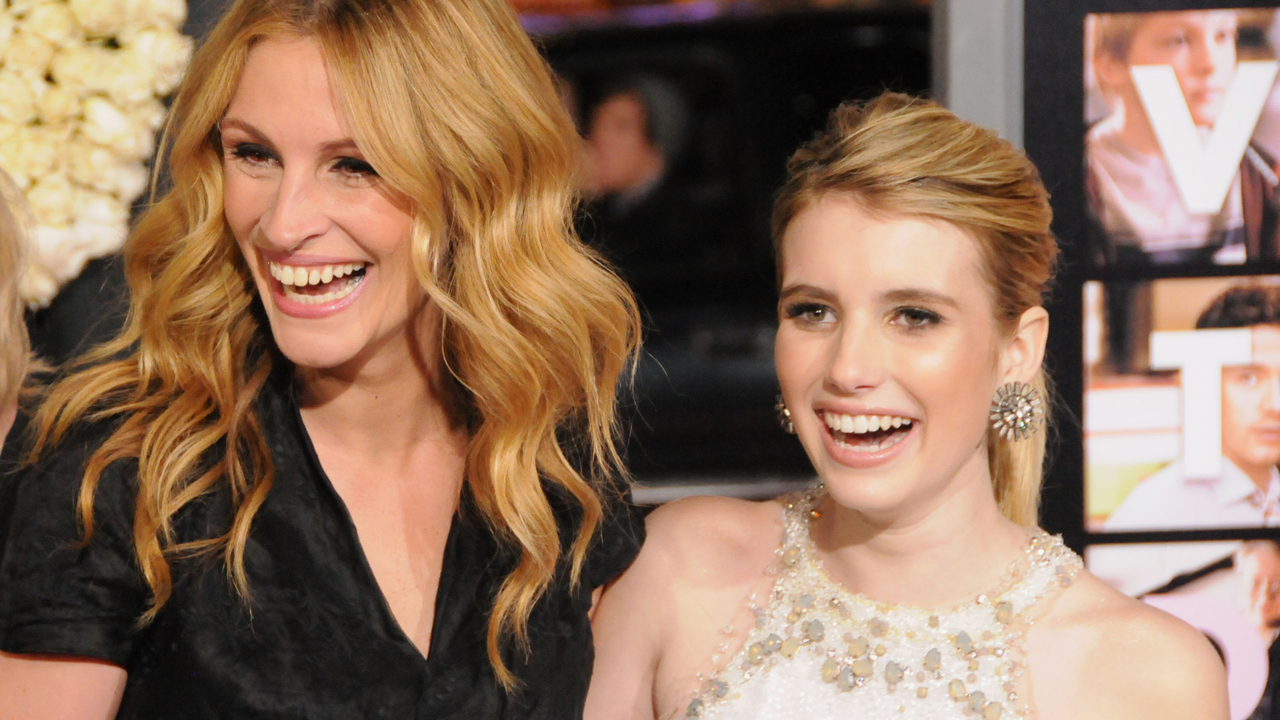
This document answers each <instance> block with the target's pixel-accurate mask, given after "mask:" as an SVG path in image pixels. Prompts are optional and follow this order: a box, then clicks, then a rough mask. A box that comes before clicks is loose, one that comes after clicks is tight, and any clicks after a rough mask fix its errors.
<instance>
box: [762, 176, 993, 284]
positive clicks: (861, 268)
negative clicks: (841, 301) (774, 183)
mask: <svg viewBox="0 0 1280 720" xmlns="http://www.w3.org/2000/svg"><path fill="white" fill-rule="evenodd" d="M779 250H780V253H779V254H780V258H779V260H780V262H781V265H782V267H781V269H782V279H783V284H784V285H787V284H790V283H795V282H804V283H806V284H814V285H823V286H830V288H831V289H833V290H837V289H840V288H844V289H845V290H847V291H848V290H859V289H860V290H867V291H870V290H872V289H884V288H886V287H890V286H892V287H900V286H913V287H914V286H919V287H921V288H934V289H937V290H942V289H947V290H949V291H951V292H952V293H956V292H960V293H963V292H964V291H966V289H970V290H971V289H975V288H976V289H984V286H985V283H984V281H983V277H982V273H981V265H980V258H979V256H978V250H977V245H976V243H975V242H974V240H973V239H972V238H971V237H970V236H969V235H968V233H966V232H965V231H963V230H961V229H960V228H959V227H957V226H955V225H953V224H951V223H948V222H945V221H942V220H936V219H933V218H925V217H919V216H909V215H893V214H886V213H873V212H869V211H868V210H866V209H865V208H864V207H863V206H862V205H861V204H859V203H858V202H857V201H856V200H854V199H852V198H845V197H840V196H831V197H826V198H822V199H821V200H819V201H817V202H815V203H813V204H811V205H809V206H808V207H806V208H805V209H804V210H802V211H801V212H800V213H799V214H797V216H796V217H795V219H794V220H793V221H792V222H791V224H790V225H789V226H788V227H787V230H786V232H785V233H784V234H783V238H782V242H781V243H780V246H779Z"/></svg>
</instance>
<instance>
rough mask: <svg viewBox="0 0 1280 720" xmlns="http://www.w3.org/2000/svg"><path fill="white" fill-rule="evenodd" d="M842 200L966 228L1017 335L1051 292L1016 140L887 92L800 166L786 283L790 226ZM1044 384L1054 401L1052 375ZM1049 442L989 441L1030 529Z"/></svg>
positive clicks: (1032, 173) (1040, 219)
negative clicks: (823, 204) (815, 207)
mask: <svg viewBox="0 0 1280 720" xmlns="http://www.w3.org/2000/svg"><path fill="white" fill-rule="evenodd" d="M831 194H839V195H842V196H846V197H852V198H853V199H855V200H856V201H857V202H858V203H859V204H860V205H861V206H862V207H863V208H864V209H866V210H867V211H869V212H872V213H883V214H885V215H890V216H907V217H919V218H931V219H934V220H943V221H946V222H948V223H950V224H952V225H954V226H956V227H958V228H960V229H961V230H963V231H964V232H965V233H966V234H967V235H968V236H969V237H971V238H973V241H974V243H975V244H976V246H977V249H978V255H979V257H980V258H981V261H982V268H981V270H982V274H983V277H984V279H985V280H986V281H987V284H988V285H989V286H990V287H991V292H992V298H993V301H994V302H993V306H994V308H995V315H996V322H997V323H998V324H999V326H1000V329H1001V331H1002V332H1004V333H1006V334H1012V333H1013V332H1014V330H1015V329H1016V328H1017V326H1018V321H1019V319H1020V318H1021V317H1022V313H1023V312H1025V311H1026V310H1027V309H1029V308H1032V307H1035V306H1037V305H1040V304H1041V302H1042V299H1043V297H1044V295H1045V292H1046V291H1047V290H1048V285H1049V281H1050V278H1051V277H1052V275H1053V267H1054V263H1055V261H1056V260H1057V257H1058V245H1057V243H1056V242H1055V241H1054V239H1053V234H1052V233H1051V232H1050V231H1049V223H1050V221H1051V220H1052V219H1053V211H1052V210H1051V209H1050V207H1049V193H1048V192H1047V191H1046V190H1045V188H1044V184H1043V183H1042V182H1041V181H1040V174H1039V173H1038V172H1037V171H1036V168H1035V166H1034V165H1032V164H1031V161H1030V160H1028V159H1027V157H1026V155H1024V154H1023V153H1022V152H1021V151H1019V150H1018V149H1017V148H1015V147H1014V146H1013V145H1012V144H1010V143H1009V142H1008V141H1005V140H1001V139H1000V138H999V137H997V136H996V134H995V133H993V132H991V131H990V130H986V129H984V128H981V127H979V126H977V125H974V124H973V123H970V122H966V121H964V120H961V119H960V118H958V117H956V116H955V115H954V114H953V113H952V112H951V111H950V110H947V109H946V108H944V107H942V106H940V105H938V104H937V103H935V102H932V101H929V100H922V99H919V98H913V97H910V96H908V95H902V94H898V93H886V94H884V95H881V96H880V97H878V98H876V99H874V100H871V101H869V102H866V103H859V104H854V103H845V104H843V105H841V106H840V107H839V108H837V109H836V110H835V111H834V112H833V113H832V115H831V119H830V122H829V123H828V126H827V128H826V129H825V130H823V131H822V132H820V133H818V135H817V136H816V137H814V138H813V140H811V141H809V142H808V143H806V144H805V145H803V146H802V147H801V148H800V149H799V150H797V151H796V152H795V154H794V155H792V156H791V159H790V160H789V161H788V163H787V180H786V184H785V185H783V187H782V190H781V191H780V192H779V194H778V198H777V201H776V202H775V203H774V211H773V238H774V251H775V255H776V256H777V259H778V270H779V277H781V271H782V263H783V262H784V258H783V257H782V255H781V252H780V251H781V242H782V236H783V234H784V232H785V231H786V229H787V226H788V225H790V224H791V221H792V220H793V219H795V217H796V216H797V215H799V214H800V213H801V212H803V211H804V210H805V209H806V208H807V207H809V206H810V205H811V204H813V203H814V202H816V201H818V200H819V199H821V198H823V197H825V196H828V195H831ZM1033 386H1034V387H1035V388H1036V390H1038V391H1039V392H1040V394H1041V396H1042V397H1044V398H1045V399H1046V402H1047V401H1048V400H1049V387H1048V380H1047V378H1046V376H1045V373H1044V371H1043V370H1041V371H1040V372H1039V373H1038V374H1037V376H1036V378H1035V381H1034V382H1033ZM1047 434H1048V433H1047V432H1039V433H1036V434H1034V435H1032V436H1031V437H1030V438H1028V439H1026V440H1021V441H1009V440H1005V439H1003V438H1001V437H999V436H998V435H996V434H995V433H994V432H991V431H988V435H987V447H988V457H989V461H990V466H991V479H992V483H993V484H994V486H995V493H996V500H997V502H999V504H1000V510H1001V512H1003V513H1004V515H1005V516H1006V517H1008V518H1009V519H1010V520H1013V521H1014V522H1017V523H1019V524H1021V525H1034V524H1035V523H1036V522H1037V515H1038V506H1039V498H1040V483H1041V476H1042V471H1043V464H1044V453H1045V438H1046V435H1047Z"/></svg>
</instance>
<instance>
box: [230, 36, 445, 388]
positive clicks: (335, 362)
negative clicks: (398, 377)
mask: <svg viewBox="0 0 1280 720" xmlns="http://www.w3.org/2000/svg"><path fill="white" fill-rule="evenodd" d="M220 128H221V143H222V155H223V175H224V196H225V199H224V203H225V205H224V211H225V215H226V219H227V223H228V225H229V226H230V228H231V231H232V233H233V234H234V235H235V238H236V242H237V243H238V244H239V246H240V249H241V251H242V252H243V253H244V257H245V260H246V261H247V263H248V265H249V267H250V269H251V271H252V272H253V279H254V282H255V284H256V285H257V288H258V292H259V294H260V295H261V297H262V300H263V305H264V306H265V307H266V312H267V318H268V319H269V321H270V323H271V332H272V334H273V336H274V337H275V340H276V344H277V345H278V346H279V347H280V350H281V351H282V352H283V353H284V355H285V356H286V357H288V358H289V359H290V360H292V361H293V362H294V363H296V364H298V365H299V366H301V367H304V368H313V369H330V368H337V367H340V366H343V365H345V364H347V363H349V362H352V361H358V362H359V361H365V360H368V359H370V357H371V355H373V354H376V353H378V352H379V351H380V350H382V349H384V348H387V347H388V346H390V345H391V344H394V343H397V342H400V343H403V342H405V339H406V336H407V333H406V332H405V330H406V329H407V326H408V324H409V322H410V320H411V318H413V317H414V316H415V313H416V311H417V310H418V309H419V308H421V307H422V304H423V298H424V292H423V290H422V287H421V284H420V283H419V282H418V280H417V278H416V277H415V276H414V272H413V268H412V263H411V262H410V230H411V227H412V224H413V223H412V217H411V216H410V213H409V205H408V203H407V202H406V201H404V200H403V199H402V198H398V197H397V196H396V195H395V194H394V193H393V192H391V191H390V189H389V188H387V187H386V185H385V183H383V182H382V181H381V180H380V178H379V177H378V175H377V173H376V172H375V171H374V169H373V168H372V167H371V166H370V165H369V163H368V162H367V161H365V160H364V158H363V156H362V155H361V152H360V149H359V148H358V147H356V144H355V142H354V141H352V139H351V133H350V131H349V130H348V128H347V126H346V123H345V121H344V119H343V117H342V115H341V113H340V112H339V110H338V108H337V106H336V105H335V103H334V97H333V93H332V91H331V88H330V84H329V76H328V73H327V70H326V66H325V62H324V57H323V55H322V53H321V50H320V46H319V45H318V44H317V43H316V42H315V41H314V40H311V39H300V40H287V41H286V40H272V39H267V40H263V41H261V42H259V43H258V44H257V45H256V46H254V48H253V50H252V51H251V52H250V53H249V57H248V60H247V61H246V63H245V67H244V71H243V73H242V74H241V77H240V84H239V86H238V87H237V89H236V93H235V95H234V96H233V97H232V100H231V103H230V105H229V106H228V108H227V113H226V115H225V117H223V119H222V121H221V124H220Z"/></svg>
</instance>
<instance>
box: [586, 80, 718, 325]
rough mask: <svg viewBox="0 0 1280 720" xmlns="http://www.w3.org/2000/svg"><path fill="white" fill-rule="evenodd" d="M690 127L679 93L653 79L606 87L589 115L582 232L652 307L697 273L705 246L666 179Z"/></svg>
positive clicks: (678, 189)
mask: <svg viewBox="0 0 1280 720" xmlns="http://www.w3.org/2000/svg"><path fill="white" fill-rule="evenodd" d="M690 124H691V118H690V111H689V105H688V102H687V101H686V99H685V98H684V96H683V95H682V94H681V92H680V90H679V89H678V88H677V87H676V86H675V85H674V84H673V83H671V82H670V81H668V80H666V79H664V78H662V77H659V76H657V75H654V74H651V73H635V74H630V75H626V76H624V77H622V78H619V79H617V80H615V81H614V82H612V83H610V84H608V85H607V86H606V87H605V90H604V92H603V93H602V94H601V96H600V100H599V101H598V102H596V103H595V104H594V105H593V106H592V107H591V108H590V110H589V112H588V113H587V121H586V168H585V172H584V192H585V194H586V195H587V197H588V198H589V202H588V204H587V206H586V208H585V217H583V218H582V219H581V222H580V234H581V235H582V238H583V240H584V241H586V242H587V243H588V244H590V245H592V246H593V247H595V248H597V249H598V250H600V251H601V252H602V253H604V255H605V256H606V257H608V258H609V259H610V260H611V261H613V263H614V264H615V265H617V267H618V269H619V272H621V274H622V275H623V277H624V278H625V279H626V280H627V281H628V282H630V283H631V285H632V287H634V288H635V289H636V291H637V293H638V294H639V295H640V297H641V299H642V300H645V301H649V302H650V303H651V302H653V301H656V300H659V299H660V298H659V297H658V295H659V291H660V290H661V289H662V288H663V287H664V286H665V285H666V283H667V282H669V281H670V280H672V279H674V278H678V277H680V276H682V275H687V274H689V273H688V269H689V268H693V267H696V262H697V258H696V256H697V255H698V254H699V253H700V252H702V249H703V247H704V245H705V234H704V233H702V232H701V231H700V230H699V228H700V227H701V226H702V223H701V220H700V217H699V208H697V206H696V205H695V203H694V201H693V199H692V198H691V196H690V192H689V188H686V187H683V185H682V184H681V183H679V182H677V181H676V179H675V177H674V176H673V173H672V170H673V169H674V167H675V165H676V164H677V163H678V162H679V161H680V158H681V157H682V156H683V154H684V152H685V150H686V146H687V143H688V140H689V135H690Z"/></svg>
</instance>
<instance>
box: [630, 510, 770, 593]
mask: <svg viewBox="0 0 1280 720" xmlns="http://www.w3.org/2000/svg"><path fill="white" fill-rule="evenodd" d="M645 524H646V530H647V533H648V537H647V538H646V540H645V549H644V550H643V551H641V554H643V553H644V552H645V551H652V552H653V554H655V555H658V556H660V557H661V558H662V559H663V560H665V561H666V562H665V564H667V565H668V566H669V569H670V570H675V571H678V570H685V571H688V572H691V573H693V574H695V575H697V576H700V577H701V576H705V575H706V574H708V573H711V574H715V575H721V574H722V573H729V574H735V573H736V571H737V570H738V569H740V568H743V569H745V568H747V567H749V570H750V572H751V573H752V576H753V577H754V576H756V575H758V574H759V572H760V569H761V566H760V565H759V563H758V562H756V561H758V560H759V559H760V558H762V557H764V556H767V555H769V554H771V553H773V551H774V550H775V549H776V548H777V547H778V546H779V544H780V543H781V540H782V508H781V506H780V505H779V504H778V502H777V501H763V502H757V501H749V500H739V499H736V498H726V497H689V498H682V499H680V500H676V501H674V502H670V503H667V504H666V505H663V506H662V507H659V508H658V509H656V510H654V511H653V512H652V513H650V514H649V517H648V520H647V521H646V523H645Z"/></svg>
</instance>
